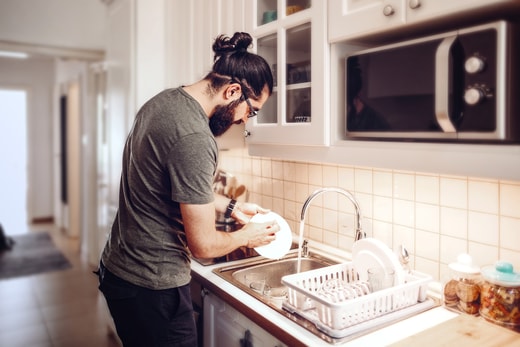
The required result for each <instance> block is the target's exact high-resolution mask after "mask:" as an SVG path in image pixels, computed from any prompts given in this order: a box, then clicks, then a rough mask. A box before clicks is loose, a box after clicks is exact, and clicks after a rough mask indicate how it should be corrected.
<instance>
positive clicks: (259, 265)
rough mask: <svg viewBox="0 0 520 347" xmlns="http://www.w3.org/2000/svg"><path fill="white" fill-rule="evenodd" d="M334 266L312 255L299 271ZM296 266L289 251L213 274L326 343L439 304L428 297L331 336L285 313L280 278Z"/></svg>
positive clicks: (296, 314) (295, 252) (306, 320)
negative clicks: (409, 309) (395, 315)
mask: <svg viewBox="0 0 520 347" xmlns="http://www.w3.org/2000/svg"><path fill="white" fill-rule="evenodd" d="M336 264H338V262H337V261H335V260H331V259H328V258H326V257H324V256H321V255H320V254H315V253H311V254H309V256H307V257H302V258H301V263H300V266H301V268H300V272H304V271H310V270H315V269H321V268H324V267H327V266H332V265H336ZM297 267H298V250H292V251H290V252H289V253H288V254H287V255H286V256H285V257H283V258H282V259H279V260H270V259H265V258H251V259H248V260H244V261H242V262H240V263H237V264H232V265H226V266H223V267H220V268H216V269H214V270H213V272H214V273H215V274H217V275H218V276H220V277H222V278H223V279H225V280H226V281H228V282H230V283H231V284H233V285H235V286H236V287H238V288H240V289H241V290H243V291H244V292H246V293H248V294H249V295H251V296H253V297H254V298H256V299H257V300H259V301H261V302H263V303H264V304H266V305H268V306H270V307H271V308H272V309H274V310H275V311H277V312H278V313H280V314H282V315H284V316H285V317H287V318H289V319H290V320H291V321H293V322H295V323H297V324H299V325H300V326H302V327H303V328H305V329H307V330H308V331H310V332H311V333H313V334H314V335H316V336H318V337H320V338H321V339H322V340H324V341H326V342H328V343H329V344H338V343H343V342H346V341H349V340H351V339H353V338H356V337H359V336H362V335H364V334H366V333H369V332H371V331H374V330H376V329H379V328H381V327H383V326H387V325H390V324H393V323H395V322H396V321H399V320H401V319H404V318H406V317H410V316H412V315H415V314H417V313H420V312H423V311H426V310H429V309H431V308H432V307H435V306H438V305H439V303H438V300H434V299H431V298H428V299H427V300H426V301H425V302H423V303H421V305H416V306H417V308H416V309H414V311H413V312H411V313H406V314H405V313H403V316H402V317H399V318H391V317H392V316H388V317H390V318H388V319H387V318H385V316H383V317H382V318H380V321H378V322H377V324H373V325H369V324H366V322H365V324H358V325H355V326H353V329H352V333H349V335H348V336H345V337H334V336H333V335H331V334H328V333H327V329H323V327H322V329H320V328H319V327H317V326H316V324H315V323H313V322H312V320H311V319H309V318H308V317H307V316H306V315H305V314H303V313H299V312H296V311H293V310H290V309H289V310H288V309H287V307H285V305H284V302H285V301H286V300H287V287H286V286H285V285H284V284H282V277H283V276H286V275H291V274H295V273H297V272H298V271H297V270H298V269H297ZM251 278H252V279H251ZM403 312H404V310H403Z"/></svg>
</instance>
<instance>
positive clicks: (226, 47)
mask: <svg viewBox="0 0 520 347" xmlns="http://www.w3.org/2000/svg"><path fill="white" fill-rule="evenodd" d="M252 42H253V38H252V37H251V35H249V34H248V33H241V32H237V33H235V34H234V35H233V37H227V36H225V35H220V36H219V37H217V38H216V39H215V42H214V43H213V52H214V53H215V56H214V60H217V59H218V58H220V57H221V56H222V55H225V54H233V53H236V52H241V53H243V52H247V49H248V48H249V47H250V46H251V44H252Z"/></svg>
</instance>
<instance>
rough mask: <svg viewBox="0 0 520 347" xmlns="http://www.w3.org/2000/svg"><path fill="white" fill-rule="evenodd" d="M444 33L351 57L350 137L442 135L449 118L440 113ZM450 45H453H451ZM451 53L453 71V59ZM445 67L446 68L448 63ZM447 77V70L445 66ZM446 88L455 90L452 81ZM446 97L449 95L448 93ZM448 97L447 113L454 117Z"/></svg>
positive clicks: (347, 70) (348, 130)
mask: <svg viewBox="0 0 520 347" xmlns="http://www.w3.org/2000/svg"><path fill="white" fill-rule="evenodd" d="M444 39H445V36H442V37H438V36H437V37H435V38H433V39H431V40H424V41H421V42H414V43H413V44H395V45H391V46H388V47H386V48H384V49H381V48H380V49H377V50H372V49H371V50H367V51H364V52H359V53H358V54H356V55H352V56H350V57H348V58H347V59H346V65H347V66H346V69H345V70H346V73H347V98H346V99H347V100H346V101H347V105H346V106H347V107H346V109H347V112H346V113H347V114H346V120H347V122H346V123H347V124H346V128H347V136H348V137H350V138H388V139H391V138H395V139H398V138H414V139H443V138H451V137H454V136H456V133H446V132H445V130H444V129H443V128H441V125H440V123H442V124H443V126H444V127H445V128H446V127H448V126H449V122H447V121H444V120H441V121H440V122H439V121H438V120H437V116H436V110H435V108H436V106H435V104H436V100H435V97H436V95H435V94H436V93H437V92H436V83H437V82H436V80H437V79H438V78H436V54H437V52H438V51H439V46H441V44H442V43H443V42H444ZM446 49H447V50H448V51H449V48H446ZM450 59H453V58H448V62H446V64H448V68H447V70H448V71H450V69H451V65H452V63H451V62H450ZM445 70H446V69H445ZM443 74H444V78H447V77H448V76H447V74H448V73H446V72H443ZM439 88H442V89H443V93H445V94H446V95H449V93H452V89H453V83H452V82H451V81H448V82H446V83H445V84H444V86H439ZM445 98H447V99H450V97H449V96H446V97H445ZM450 107H452V106H451V105H450V104H449V102H448V106H446V107H445V109H446V111H445V112H444V114H445V117H447V118H449V112H448V110H449V109H450Z"/></svg>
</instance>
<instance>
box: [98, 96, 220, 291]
mask: <svg viewBox="0 0 520 347" xmlns="http://www.w3.org/2000/svg"><path fill="white" fill-rule="evenodd" d="M217 159H218V148H217V143H216V141H215V138H214V136H213V134H212V133H211V130H210V128H209V119H208V117H207V115H206V114H205V113H204V111H203V109H202V107H201V106H200V104H199V103H198V102H197V101H196V100H195V99H193V98H192V97H191V96H190V95H189V94H187V93H186V92H185V91H184V90H183V89H182V88H177V89H168V90H165V91H163V92H161V93H159V94H158V95H156V96H155V97H153V98H152V99H150V100H149V101H148V102H147V103H146V104H145V105H144V106H143V107H142V108H141V109H140V110H139V112H138V114H137V116H136V119H135V121H134V125H133V128H132V130H131V131H130V134H129V136H128V138H127V141H126V144H125V148H124V152H123V168H122V175H121V186H120V192H119V210H118V213H117V215H116V218H115V221H114V224H113V225H112V231H111V233H110V237H109V239H108V241H107V244H106V246H105V249H104V251H103V254H102V261H103V263H104V265H105V266H106V267H107V269H108V270H110V271H111V272H112V273H114V274H115V275H117V276H118V277H120V278H122V279H124V280H127V281H128V282H131V283H134V284H136V285H139V286H143V287H146V288H150V289H168V288H174V287H179V286H182V285H185V284H188V283H189V281H190V255H189V251H188V249H187V242H186V235H185V233H184V226H183V224H182V217H181V212H180V206H179V203H186V204H207V203H210V202H212V201H213V199H214V197H213V191H212V182H213V176H214V174H215V170H216V167H217Z"/></svg>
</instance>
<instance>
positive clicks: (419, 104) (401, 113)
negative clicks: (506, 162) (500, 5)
mask: <svg viewBox="0 0 520 347" xmlns="http://www.w3.org/2000/svg"><path fill="white" fill-rule="evenodd" d="M519 50H520V35H519V27H518V24H515V23H512V22H507V21H495V22H492V23H487V24H482V25H477V26H473V27H470V28H464V29H459V30H455V31H451V32H446V33H442V34H437V35H432V36H428V37H424V38H419V39H414V40H410V41H406V42H400V43H395V44H390V45H386V46H382V47H376V48H370V49H366V50H363V51H360V52H356V53H355V54H353V55H350V56H348V57H346V58H345V64H346V67H345V72H346V136H347V139H372V140H373V139H376V140H377V139H381V140H406V141H448V142H476V143H485V142H497V143H518V142H520V114H519V112H520V109H519V100H520V94H519V93H520V90H519V88H518V86H519V83H520V74H519V71H520V67H519V64H520V59H519V58H520V54H519Z"/></svg>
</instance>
